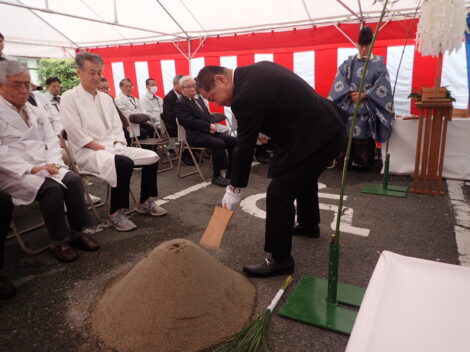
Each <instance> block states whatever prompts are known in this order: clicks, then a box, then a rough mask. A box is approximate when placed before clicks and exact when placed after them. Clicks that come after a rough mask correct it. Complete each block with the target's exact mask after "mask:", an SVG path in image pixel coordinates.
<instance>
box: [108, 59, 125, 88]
mask: <svg viewBox="0 0 470 352" xmlns="http://www.w3.org/2000/svg"><path fill="white" fill-rule="evenodd" d="M111 67H112V69H113V80H114V91H115V92H116V96H118V94H119V93H121V89H120V88H119V82H121V80H122V79H124V78H125V75H124V65H123V63H122V62H112V63H111Z"/></svg>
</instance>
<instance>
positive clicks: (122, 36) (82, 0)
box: [80, 0, 128, 39]
mask: <svg viewBox="0 0 470 352" xmlns="http://www.w3.org/2000/svg"><path fill="white" fill-rule="evenodd" d="M80 2H81V3H82V4H83V5H85V6H86V7H87V8H88V9H89V10H90V11H91V12H93V13H94V14H95V15H96V16H97V17H98V18H99V19H100V20H102V21H104V18H103V17H101V16H100V14H99V13H98V12H96V11H95V10H93V8H92V7H90V6H88V4H87V3H86V2H85V1H84V0H80ZM114 4H116V2H114ZM114 21H115V23H118V22H117V12H115V16H114ZM108 26H109V28H111V29H112V30H113V31H114V32H115V33H117V34H118V35H120V36H121V38H123V39H128V38H127V37H126V36H125V35H123V34H122V33H121V32H119V31H118V30H117V29H116V28H114V26H112V25H110V24H108Z"/></svg>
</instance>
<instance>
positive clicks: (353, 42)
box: [334, 23, 357, 47]
mask: <svg viewBox="0 0 470 352" xmlns="http://www.w3.org/2000/svg"><path fill="white" fill-rule="evenodd" d="M334 26H335V28H336V29H337V30H338V31H339V32H340V33H341V34H342V35H344V36H345V37H346V39H347V40H349V41H350V42H351V43H352V45H354V47H357V43H356V42H355V41H354V40H352V39H351V37H350V36H348V35H347V34H346V33H344V31H343V30H342V29H341V28H339V26H338V25H337V24H336V23H335V24H334Z"/></svg>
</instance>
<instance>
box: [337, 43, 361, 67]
mask: <svg viewBox="0 0 470 352" xmlns="http://www.w3.org/2000/svg"><path fill="white" fill-rule="evenodd" d="M352 55H357V49H356V48H338V56H337V58H338V61H337V63H336V67H339V65H341V64H342V63H343V62H345V61H346V60H347V59H348V57H350V56H352Z"/></svg>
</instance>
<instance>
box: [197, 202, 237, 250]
mask: <svg viewBox="0 0 470 352" xmlns="http://www.w3.org/2000/svg"><path fill="white" fill-rule="evenodd" d="M232 216H233V211H232V210H228V209H227V208H225V207H224V208H221V207H218V206H216V207H215V208H214V213H213V214H212V217H211V220H210V221H209V225H207V228H206V231H204V233H203V235H202V237H201V239H200V240H199V244H200V245H201V246H203V247H205V248H208V249H217V248H219V247H220V242H221V241H222V237H223V236H224V232H225V229H226V228H227V225H228V223H229V222H230V219H231V218H232Z"/></svg>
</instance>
